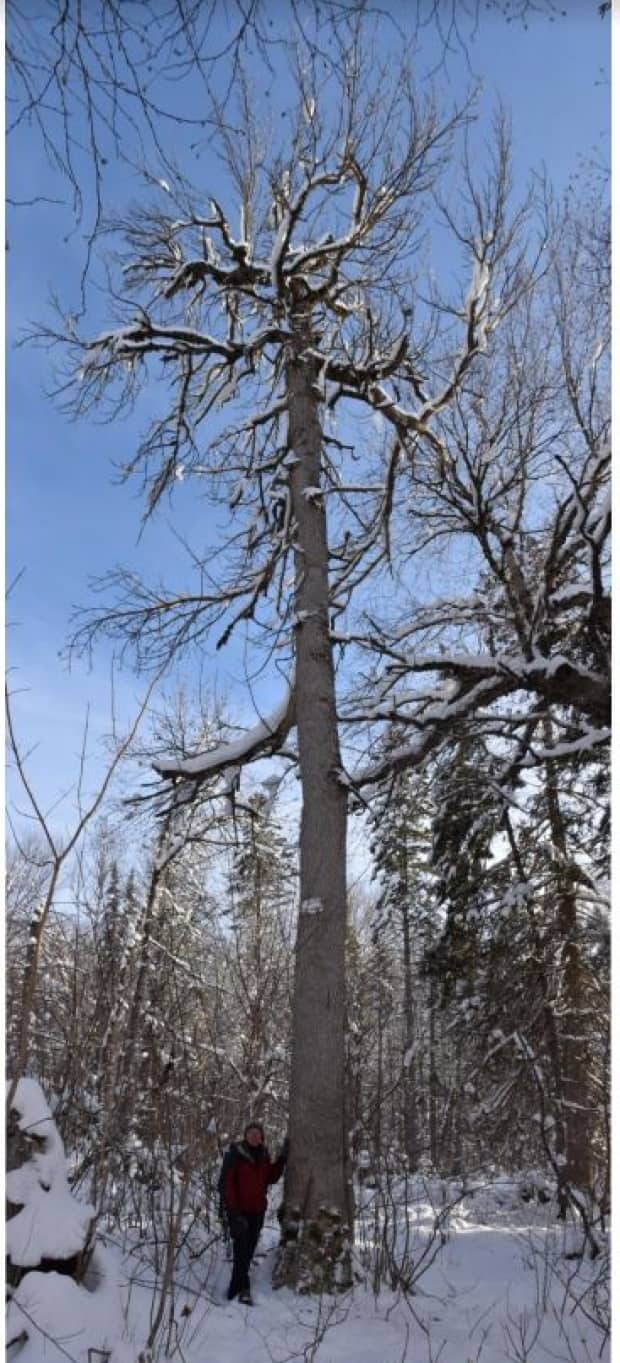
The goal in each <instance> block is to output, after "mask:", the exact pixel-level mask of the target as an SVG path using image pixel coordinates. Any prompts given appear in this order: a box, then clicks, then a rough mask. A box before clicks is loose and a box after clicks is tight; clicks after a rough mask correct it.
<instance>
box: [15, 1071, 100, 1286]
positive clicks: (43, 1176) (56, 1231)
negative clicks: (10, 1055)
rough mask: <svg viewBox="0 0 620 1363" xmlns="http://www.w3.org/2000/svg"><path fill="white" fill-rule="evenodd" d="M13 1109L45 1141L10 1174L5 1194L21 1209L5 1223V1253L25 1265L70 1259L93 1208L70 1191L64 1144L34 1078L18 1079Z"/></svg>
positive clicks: (30, 1132) (83, 1235) (22, 1123)
mask: <svg viewBox="0 0 620 1363" xmlns="http://www.w3.org/2000/svg"><path fill="white" fill-rule="evenodd" d="M10 1087H11V1085H10V1084H7V1090H10ZM11 1107H12V1109H14V1110H16V1111H17V1112H18V1113H19V1122H18V1125H19V1129H20V1131H24V1132H26V1133H27V1134H28V1135H29V1136H34V1137H36V1138H37V1141H40V1142H43V1144H42V1145H41V1146H40V1147H39V1146H38V1145H35V1144H33V1148H32V1157H31V1158H30V1159H28V1160H27V1161H26V1162H25V1163H24V1164H23V1165H21V1167H20V1168H18V1169H12V1170H10V1172H9V1173H8V1174H7V1176H6V1192H7V1197H8V1198H9V1201H10V1202H13V1203H15V1205H17V1206H20V1207H21V1210H20V1211H18V1212H17V1213H16V1214H15V1216H12V1217H11V1218H10V1220H9V1221H8V1222H7V1226H6V1252H7V1254H9V1255H10V1258H11V1260H12V1262H13V1263H14V1264H19V1265H20V1266H21V1267H23V1268H31V1267H35V1266H36V1265H37V1264H40V1263H41V1260H42V1259H68V1258H71V1256H72V1255H74V1254H77V1253H79V1251H80V1250H81V1249H82V1248H83V1246H84V1243H85V1241H86V1238H87V1235H88V1228H89V1225H90V1222H91V1220H92V1218H93V1216H94V1214H95V1213H94V1208H93V1207H91V1206H89V1205H88V1204H87V1203H84V1202H78V1201H77V1199H76V1198H75V1197H74V1196H73V1194H72V1193H71V1190H70V1188H69V1183H68V1180H67V1173H66V1161H65V1151H64V1146H63V1143H62V1140H61V1138H60V1135H59V1134H58V1130H57V1127H56V1124H55V1122H54V1119H53V1117H52V1114H51V1112H50V1109H49V1106H48V1104H47V1102H46V1100H45V1096H44V1094H43V1090H42V1089H41V1087H40V1085H39V1084H38V1083H37V1081H36V1080H35V1079H20V1080H19V1083H18V1085H17V1088H16V1090H15V1095H14V1098H13V1100H12V1103H11Z"/></svg>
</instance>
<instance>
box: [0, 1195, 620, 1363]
mask: <svg viewBox="0 0 620 1363" xmlns="http://www.w3.org/2000/svg"><path fill="white" fill-rule="evenodd" d="M454 1192H455V1185H452V1186H450V1185H448V1184H445V1183H444V1184H441V1183H439V1181H436V1182H435V1183H434V1184H425V1185H422V1183H421V1182H420V1183H419V1184H416V1185H414V1186H413V1187H412V1188H410V1189H409V1202H410V1239H409V1243H408V1246H407V1249H408V1255H409V1258H408V1262H409V1264H410V1265H415V1264H416V1263H417V1262H418V1261H419V1259H420V1255H421V1253H422V1252H423V1251H424V1249H425V1247H428V1245H429V1235H430V1232H431V1230H432V1227H433V1224H434V1223H435V1220H436V1216H437V1211H438V1208H439V1207H440V1206H441V1205H443V1206H444V1207H445V1206H446V1205H447V1203H448V1202H452V1198H453V1195H454ZM412 1194H413V1196H412ZM365 1195H366V1200H367V1211H366V1217H365V1222H364V1233H363V1236H362V1237H361V1239H360V1242H359V1243H358V1246H357V1251H356V1263H357V1269H358V1273H359V1275H360V1276H361V1275H362V1274H365V1278H366V1281H365V1282H363V1281H359V1282H357V1283H356V1285H355V1287H354V1289H353V1290H352V1291H351V1292H350V1293H349V1294H348V1295H346V1296H345V1297H339V1298H329V1299H324V1300H323V1301H321V1302H316V1301H311V1300H304V1299H300V1298H297V1297H295V1295H294V1294H293V1293H291V1292H289V1291H288V1290H285V1289H283V1290H280V1291H278V1292H274V1291H273V1290H272V1288H271V1281H270V1280H271V1270H272V1264H273V1256H274V1253H275V1248H276V1244H277V1239H278V1229H277V1225H276V1224H275V1223H273V1222H272V1223H270V1224H268V1225H267V1226H266V1227H265V1229H264V1231H263V1236H262V1239H261V1243H260V1247H259V1256H258V1258H257V1260H256V1262H255V1266H254V1269H253V1290H254V1299H255V1305H254V1306H253V1307H243V1306H240V1305H239V1304H237V1303H232V1304H228V1303H227V1302H226V1301H225V1291H226V1286H227V1282H228V1275H229V1265H228V1264H227V1262H226V1259H225V1256H224V1253H223V1251H222V1247H221V1245H220V1244H219V1243H218V1244H217V1245H216V1246H213V1245H212V1246H211V1248H208V1247H207V1248H206V1249H205V1251H204V1252H203V1253H198V1254H196V1255H195V1257H193V1258H192V1257H191V1255H189V1254H187V1255H186V1256H185V1257H184V1258H182V1259H180V1260H179V1261H178V1263H177V1270H176V1289H175V1294H174V1306H173V1314H172V1317H171V1316H170V1313H169V1311H168V1307H166V1311H165V1314H164V1322H163V1326H162V1333H161V1334H160V1337H159V1341H158V1347H157V1348H156V1349H155V1351H154V1353H153V1355H152V1357H153V1359H163V1358H165V1357H171V1358H174V1359H176V1360H178V1363H293V1360H299V1363H504V1361H505V1363H558V1361H561V1363H595V1360H603V1363H605V1360H607V1359H608V1358H609V1352H608V1348H609V1346H608V1343H607V1342H606V1341H605V1337H604V1333H603V1332H602V1331H601V1329H599V1328H598V1327H597V1324H596V1321H597V1319H598V1318H599V1317H600V1318H601V1319H602V1316H603V1312H604V1310H605V1301H604V1297H605V1294H606V1284H605V1274H604V1269H603V1264H602V1256H601V1257H599V1259H597V1260H595V1261H594V1262H593V1263H592V1262H591V1261H590V1260H588V1259H585V1260H579V1259H574V1258H573V1259H571V1258H568V1259H567V1258H566V1251H570V1250H571V1249H573V1248H574V1247H575V1244H576V1243H578V1237H577V1236H576V1232H575V1230H574V1228H573V1227H571V1226H570V1225H569V1226H568V1227H567V1228H564V1227H563V1226H561V1225H560V1224H559V1223H558V1222H557V1220H555V1216H556V1208H555V1204H554V1203H553V1202H550V1203H548V1204H546V1205H544V1206H540V1205H539V1204H538V1203H537V1202H536V1201H532V1202H528V1203H527V1204H526V1203H524V1202H522V1200H521V1198H520V1196H519V1190H518V1184H515V1182H514V1181H511V1180H506V1179H503V1180H502V1179H501V1178H500V1179H497V1180H494V1181H493V1183H491V1184H487V1185H486V1186H483V1185H479V1187H478V1190H477V1191H474V1192H472V1193H469V1194H468V1195H467V1196H466V1197H465V1198H464V1199H463V1200H462V1201H461V1202H459V1204H458V1206H456V1207H454V1208H453V1209H452V1210H451V1211H449V1213H447V1214H446V1216H445V1220H443V1221H442V1225H443V1230H444V1236H443V1238H442V1237H441V1236H435V1237H434V1239H433V1240H432V1242H431V1247H430V1253H428V1256H427V1260H426V1261H425V1262H426V1263H427V1265H428V1266H427V1267H426V1269H425V1271H424V1272H423V1273H422V1274H421V1275H420V1276H419V1277H418V1278H417V1281H416V1283H415V1287H414V1290H413V1292H412V1293H411V1294H410V1295H408V1296H407V1297H405V1296H404V1295H403V1294H402V1292H398V1291H390V1290H387V1289H386V1288H385V1287H384V1288H382V1289H381V1291H380V1292H378V1293H377V1294H375V1293H373V1291H372V1270H371V1267H370V1263H371V1259H372V1255H373V1252H374V1247H373V1244H372V1238H373V1236H372V1232H373V1226H374V1225H376V1224H378V1223H375V1220H374V1207H373V1200H374V1194H373V1192H372V1191H369V1190H367V1191H366V1194H365ZM398 1252H399V1255H400V1258H401V1262H402V1255H403V1245H402V1241H399V1245H398ZM364 1255H366V1256H367V1257H366V1260H365V1261H364ZM415 1271H416V1270H415V1268H414V1272H415ZM154 1276H155V1275H154V1273H153V1269H152V1266H151V1265H150V1264H149V1262H148V1261H147V1259H146V1258H144V1255H143V1250H142V1249H141V1247H139V1246H138V1245H137V1244H134V1245H133V1247H131V1248H129V1242H128V1244H127V1245H126V1246H125V1251H124V1252H123V1250H122V1248H121V1246H120V1245H119V1244H118V1243H117V1242H115V1241H114V1239H109V1240H107V1242H106V1244H105V1245H102V1246H100V1247H98V1249H97V1255H96V1262H95V1268H94V1271H93V1272H92V1273H91V1277H90V1281H89V1284H88V1286H89V1289H90V1290H86V1289H85V1288H76V1287H75V1285H74V1284H73V1283H72V1282H70V1281H69V1280H68V1279H66V1278H65V1279H62V1278H60V1277H59V1276H58V1275H56V1274H39V1273H30V1274H28V1275H27V1277H26V1278H25V1279H24V1281H23V1283H22V1285H21V1286H20V1288H19V1289H18V1292H17V1294H16V1300H15V1301H14V1303H13V1305H12V1306H11V1308H10V1323H11V1324H12V1332H13V1333H14V1332H15V1330H14V1322H15V1321H16V1320H17V1319H19V1316H20V1314H22V1316H23V1319H24V1321H28V1323H29V1328H30V1333H31V1339H30V1341H29V1342H28V1343H27V1344H25V1345H22V1346H21V1347H19V1348H13V1349H11V1350H10V1351H9V1360H10V1363H13V1360H15V1363H61V1360H63V1361H64V1363H66V1360H67V1359H68V1358H69V1359H74V1360H76V1363H104V1359H105V1358H106V1354H105V1352H102V1353H97V1352H95V1351H94V1350H95V1349H97V1348H98V1349H100V1350H106V1349H107V1350H110V1351H111V1354H110V1356H109V1363H138V1361H139V1360H140V1357H141V1353H140V1351H141V1350H143V1349H144V1344H145V1340H146V1338H147V1336H148V1333H149V1326H150V1322H151V1319H152V1311H153V1306H154V1301H155V1303H156V1298H155V1297H154V1294H153V1291H152V1284H153V1281H154ZM596 1283H598V1286H595V1284H596ZM22 1308H23V1311H25V1312H26V1313H27V1316H24V1315H23V1311H22ZM33 1321H38V1323H39V1325H40V1326H41V1328H42V1330H43V1331H44V1333H39V1332H38V1331H36V1330H35V1329H34V1327H33V1324H32V1322H33ZM9 1337H10V1335H9ZM54 1340H56V1341H58V1343H57V1344H55V1343H54V1342H53V1341H54ZM89 1349H90V1350H91V1352H90V1354H89ZM142 1357H143V1358H144V1360H145V1363H150V1360H148V1358H147V1356H145V1355H142Z"/></svg>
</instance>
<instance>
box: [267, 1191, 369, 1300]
mask: <svg viewBox="0 0 620 1363" xmlns="http://www.w3.org/2000/svg"><path fill="white" fill-rule="evenodd" d="M273 1285H274V1287H276V1288H277V1287H291V1288H293V1290H294V1291H295V1292H299V1293H301V1294H302V1295H304V1296H321V1295H323V1294H325V1293H327V1294H335V1293H338V1292H346V1291H347V1290H348V1289H349V1288H350V1287H351V1285H352V1272H351V1240H350V1229H349V1226H348V1225H347V1224H346V1222H345V1221H343V1219H342V1216H341V1215H340V1212H339V1211H337V1210H336V1209H335V1208H333V1209H329V1208H327V1207H319V1209H318V1211H317V1213H316V1215H315V1216H314V1217H312V1218H306V1219H305V1220H304V1219H303V1218H302V1214H301V1210H300V1209H299V1208H298V1207H291V1208H285V1209H284V1214H283V1217H282V1238H281V1241H280V1245H279V1248H278V1252H277V1255H276V1262H275V1266H274V1270H273Z"/></svg>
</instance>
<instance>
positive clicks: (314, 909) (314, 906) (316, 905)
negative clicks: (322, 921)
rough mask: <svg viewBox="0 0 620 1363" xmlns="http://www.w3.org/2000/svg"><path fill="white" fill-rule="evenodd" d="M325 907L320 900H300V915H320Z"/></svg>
mask: <svg viewBox="0 0 620 1363" xmlns="http://www.w3.org/2000/svg"><path fill="white" fill-rule="evenodd" d="M324 908H325V905H324V903H323V900H322V899H302V901H301V909H300V912H301V913H304V914H305V913H322V912H323V909H324Z"/></svg>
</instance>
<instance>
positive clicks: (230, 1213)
mask: <svg viewBox="0 0 620 1363" xmlns="http://www.w3.org/2000/svg"><path fill="white" fill-rule="evenodd" d="M287 1155H288V1139H287V1140H285V1142H284V1145H283V1146H282V1149H281V1151H280V1153H279V1155H278V1157H277V1159H276V1160H274V1161H273V1163H272V1161H271V1160H270V1158H269V1151H268V1150H267V1149H266V1146H265V1133H264V1131H263V1128H262V1126H261V1124H260V1122H249V1123H248V1125H247V1126H246V1128H245V1131H244V1133H243V1140H242V1141H235V1142H234V1143H233V1145H231V1147H230V1149H229V1150H228V1151H227V1153H226V1156H225V1165H224V1207H225V1210H226V1216H227V1218H228V1224H229V1226H230V1234H231V1236H232V1242H233V1271H232V1278H231V1280H230V1287H229V1288H228V1293H227V1296H228V1300H229V1301H232V1300H233V1298H234V1297H238V1298H239V1301H241V1302H244V1303H245V1304H246V1305H247V1306H251V1305H252V1297H251V1295H250V1276H249V1271H250V1264H251V1262H252V1258H253V1256H254V1251H255V1249H256V1246H257V1244H258V1237H259V1235H260V1233H261V1229H262V1225H263V1221H264V1219H265V1211H266V1208H267V1188H268V1187H269V1184H270V1183H277V1181H278V1179H279V1178H280V1177H281V1176H282V1173H283V1171H284V1166H285V1164H286V1159H287Z"/></svg>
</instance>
